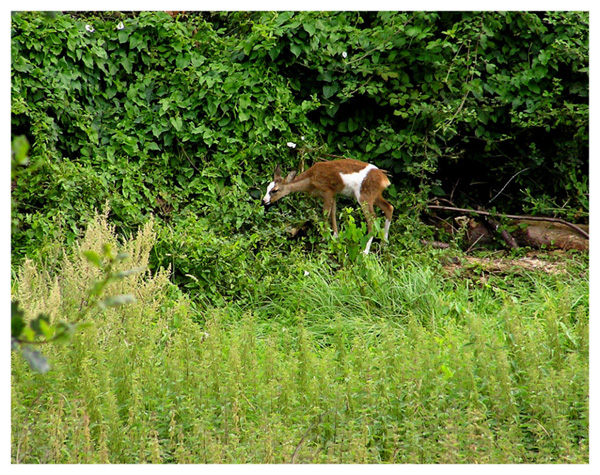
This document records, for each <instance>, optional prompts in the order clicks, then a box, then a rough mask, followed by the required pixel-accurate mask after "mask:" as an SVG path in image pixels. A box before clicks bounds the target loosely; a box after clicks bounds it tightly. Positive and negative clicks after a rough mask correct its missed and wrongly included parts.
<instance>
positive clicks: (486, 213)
mask: <svg viewBox="0 0 600 475" xmlns="http://www.w3.org/2000/svg"><path fill="white" fill-rule="evenodd" d="M427 207H428V208H429V209H440V210H444V211H456V212H458V213H475V214H479V215H482V216H497V217H500V218H508V219H527V220H530V221H547V222H550V223H560V224H564V225H565V226H568V227H569V228H571V229H574V230H575V231H577V232H578V233H579V234H581V235H582V236H583V237H584V238H586V239H588V240H589V239H590V235H589V233H587V232H586V231H584V230H583V229H581V228H580V227H579V226H577V225H576V224H573V223H569V222H568V221H565V220H564V219H561V218H546V217H541V216H519V215H515V214H503V213H490V212H489V211H478V210H475V209H466V208H455V207H454V206H440V205H427Z"/></svg>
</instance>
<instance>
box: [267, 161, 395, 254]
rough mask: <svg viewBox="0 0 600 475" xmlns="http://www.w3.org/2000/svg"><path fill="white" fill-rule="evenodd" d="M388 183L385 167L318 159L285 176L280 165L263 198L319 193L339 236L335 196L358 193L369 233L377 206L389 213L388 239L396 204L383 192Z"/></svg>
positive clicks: (368, 244)
mask: <svg viewBox="0 0 600 475" xmlns="http://www.w3.org/2000/svg"><path fill="white" fill-rule="evenodd" d="M388 186H390V180H389V179H388V177H387V175H386V172H385V171H384V170H380V169H379V168H377V167H376V166H375V165H371V164H369V163H364V162H360V161H358V160H352V159H344V160H334V161H331V162H318V163H315V164H314V165H313V166H312V167H310V168H309V169H308V170H306V171H305V172H304V173H301V174H300V175H296V172H291V173H290V174H289V175H288V176H287V177H286V178H285V180H284V179H282V178H281V167H280V166H279V165H277V167H276V168H275V173H274V175H273V181H272V182H271V183H270V184H269V186H268V187H267V193H266V194H265V197H264V198H263V204H264V205H265V206H269V205H271V204H273V203H275V202H276V201H277V200H279V199H281V198H283V197H284V196H286V195H289V194H290V193H295V192H297V191H303V192H305V193H309V194H311V195H313V196H319V197H320V198H321V199H322V200H323V214H325V215H326V216H327V215H328V216H329V217H330V218H331V227H332V229H333V235H334V236H337V233H338V229H337V223H336V220H335V196H336V195H337V194H338V193H339V194H342V195H345V196H349V197H352V196H354V197H355V198H356V200H357V201H358V202H359V203H360V205H361V207H362V208H363V212H364V214H365V218H366V220H367V228H368V229H369V233H370V232H371V229H372V224H373V217H374V216H375V211H374V209H373V206H377V207H378V208H380V209H381V210H383V212H384V214H385V233H384V238H385V240H386V241H387V239H388V232H389V229H390V223H391V221H392V213H393V212H394V207H393V206H392V205H391V204H390V203H388V202H387V201H386V200H384V199H383V197H382V196H381V193H382V192H383V190H385V189H386V188H387V187H388ZM372 241H373V236H371V238H370V239H369V241H368V242H367V246H366V247H365V250H364V251H363V252H364V253H365V254H368V253H369V250H370V249H371V242H372Z"/></svg>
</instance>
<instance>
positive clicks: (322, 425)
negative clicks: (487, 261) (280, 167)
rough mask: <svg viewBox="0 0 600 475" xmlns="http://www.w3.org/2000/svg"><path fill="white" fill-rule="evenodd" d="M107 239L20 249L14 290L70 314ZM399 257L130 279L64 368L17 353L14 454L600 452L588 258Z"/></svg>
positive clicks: (147, 241) (417, 457)
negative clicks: (219, 297) (501, 266)
mask: <svg viewBox="0 0 600 475" xmlns="http://www.w3.org/2000/svg"><path fill="white" fill-rule="evenodd" d="M154 239H155V236H154V234H153V232H152V230H151V229H150V228H146V229H145V230H143V231H142V232H141V233H140V234H139V235H138V236H137V237H136V238H135V239H131V240H130V241H129V242H127V243H125V244H122V245H121V247H122V248H124V249H125V250H127V251H129V253H130V254H131V255H132V259H131V261H129V262H127V263H126V264H127V266H129V267H135V266H138V265H144V264H145V263H147V261H148V253H149V252H150V250H151V248H152V245H153V242H154ZM105 241H112V242H114V243H115V245H116V238H115V237H114V236H113V234H112V231H111V229H110V228H109V227H108V225H107V224H106V221H105V220H103V219H102V218H99V219H96V221H95V223H94V224H92V226H91V227H90V228H89V229H88V233H87V235H86V237H85V238H84V239H83V240H82V241H81V242H80V243H79V245H78V247H77V248H76V250H75V251H74V252H73V254H72V255H69V256H65V257H64V258H63V259H62V261H61V265H60V266H57V265H54V267H53V269H52V271H50V270H49V269H47V268H45V266H44V265H42V264H41V263H39V262H38V263H34V262H32V261H27V262H25V264H24V265H23V266H22V268H21V269H20V271H19V273H18V278H17V280H16V282H15V283H14V285H13V298H15V299H18V300H19V301H20V302H21V303H22V306H23V308H24V309H25V310H26V311H27V312H28V314H34V313H35V312H36V311H40V310H41V309H46V310H48V309H50V313H51V317H52V318H55V319H57V318H67V317H68V315H69V314H70V313H72V312H73V311H74V310H75V309H76V308H78V306H79V305H80V303H81V299H82V298H83V296H84V295H85V289H86V288H87V287H88V286H89V285H90V284H91V282H92V281H93V279H94V278H96V277H97V275H96V274H95V273H94V272H95V270H94V269H93V268H91V267H90V266H88V265H87V263H86V261H85V260H84V259H83V258H81V257H80V255H78V252H80V251H82V250H85V249H87V248H92V249H93V248H96V249H97V248H98V247H99V246H101V243H102V242H105ZM394 252H395V250H394V249H393V248H392V249H387V250H384V251H383V252H382V253H381V254H380V255H379V256H378V255H371V256H368V257H367V258H366V259H362V258H361V259H359V262H357V263H355V264H352V265H348V266H346V267H343V268H340V269H337V270H336V269H333V268H332V267H331V266H330V265H329V264H328V261H327V257H326V255H324V254H319V255H315V256H313V257H311V256H304V257H303V258H302V259H301V258H299V255H289V256H284V255H282V256H280V266H279V268H278V272H279V273H280V274H277V275H273V276H270V281H269V282H270V283H269V292H268V293H265V294H264V295H260V294H255V295H253V296H252V297H251V298H250V299H249V300H246V301H244V302H243V304H239V305H238V304H231V305H228V306H222V307H208V308H206V307H203V306H199V305H196V304H194V303H193V302H192V301H190V299H189V297H187V296H186V295H185V294H183V293H182V292H181V291H180V290H179V289H177V288H176V287H174V286H173V285H172V284H171V283H170V281H169V279H168V275H167V273H166V272H159V273H157V274H156V275H151V274H149V273H146V274H142V275H138V276H133V277H131V278H128V279H126V280H123V281H121V282H119V283H118V284H116V285H117V286H118V288H115V289H114V292H115V293H131V294H134V295H135V296H136V298H137V302H136V303H134V304H132V305H128V306H124V307H119V308H110V309H108V310H106V311H104V312H101V313H97V314H96V315H94V317H93V319H92V320H93V323H94V325H93V327H91V328H88V329H86V330H85V331H84V332H82V333H81V334H79V335H76V336H75V338H74V339H73V340H72V342H71V343H70V344H68V345H64V346H58V345H52V346H48V347H47V348H46V347H45V348H44V350H43V351H44V353H45V354H46V355H47V356H48V358H49V360H50V363H51V364H52V367H53V370H52V371H50V372H49V373H46V374H43V375H41V374H37V373H33V372H32V371H31V370H30V369H29V367H28V366H27V363H26V362H25V361H24V360H23V359H22V358H21V357H20V356H19V355H18V354H13V359H12V379H11V388H12V444H11V448H12V450H11V456H12V461H13V463H102V462H111V463H141V462H150V463H288V462H295V463H307V462H309V463H588V461H589V453H588V452H589V448H588V444H589V437H588V435H589V433H588V430H589V425H588V394H589V388H588V385H589V381H588V374H589V373H588V371H589V364H588V341H589V339H588V315H589V309H588V294H589V292H588V278H587V263H586V262H585V261H584V259H583V258H576V259H574V260H572V261H569V262H567V264H566V267H565V269H566V271H565V272H563V273H556V274H550V273H545V272H542V271H537V272H525V271H523V270H522V269H521V270H514V271H510V272H506V273H503V274H496V275H494V274H485V275H484V274H481V273H480V272H479V271H478V270H475V271H474V272H463V274H462V275H456V274H453V273H452V272H450V271H448V270H446V269H444V268H443V267H442V266H441V265H440V264H439V260H438V257H439V255H438V254H435V253H431V252H429V251H423V252H422V254H419V255H414V254H407V253H405V254H404V255H403V253H402V252H398V253H397V254H395V253H394ZM286 259H288V261H286ZM283 264H287V265H286V266H284V265H283ZM284 267H285V268H287V269H288V273H287V274H284V273H283V271H282V270H281V269H282V268H284ZM262 285H264V282H263V283H262Z"/></svg>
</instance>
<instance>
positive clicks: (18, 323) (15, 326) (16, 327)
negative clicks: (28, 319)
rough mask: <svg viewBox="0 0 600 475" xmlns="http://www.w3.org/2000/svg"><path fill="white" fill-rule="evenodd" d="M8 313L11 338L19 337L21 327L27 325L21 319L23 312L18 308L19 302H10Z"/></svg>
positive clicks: (21, 330)
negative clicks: (9, 314)
mask: <svg viewBox="0 0 600 475" xmlns="http://www.w3.org/2000/svg"><path fill="white" fill-rule="evenodd" d="M10 313H11V318H10V330H11V331H10V334H11V336H12V337H13V338H19V336H21V333H22V332H23V329H24V328H25V327H26V326H27V325H26V324H25V321H24V319H23V317H24V316H25V312H23V310H21V309H20V308H19V302H11V303H10Z"/></svg>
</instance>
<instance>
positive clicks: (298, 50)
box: [290, 43, 302, 58]
mask: <svg viewBox="0 0 600 475" xmlns="http://www.w3.org/2000/svg"><path fill="white" fill-rule="evenodd" d="M290 51H291V52H292V53H294V56H296V58H297V57H298V56H300V53H302V46H300V45H299V44H298V43H292V44H291V45H290Z"/></svg>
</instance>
